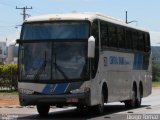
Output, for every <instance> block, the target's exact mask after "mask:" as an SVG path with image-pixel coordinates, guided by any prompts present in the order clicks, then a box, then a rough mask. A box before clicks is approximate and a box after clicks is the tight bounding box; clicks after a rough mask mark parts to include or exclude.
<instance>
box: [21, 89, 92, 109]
mask: <svg viewBox="0 0 160 120" xmlns="http://www.w3.org/2000/svg"><path fill="white" fill-rule="evenodd" d="M19 101H20V105H22V106H27V105H37V104H48V105H60V106H64V105H75V106H76V105H86V106H90V92H86V93H78V94H63V95H44V94H43V95H35V94H33V95H27V94H19Z"/></svg>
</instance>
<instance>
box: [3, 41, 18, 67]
mask: <svg viewBox="0 0 160 120" xmlns="http://www.w3.org/2000/svg"><path fill="white" fill-rule="evenodd" d="M7 51H8V52H7V60H6V62H7V64H17V62H18V46H15V44H10V45H9V46H8V50H7Z"/></svg>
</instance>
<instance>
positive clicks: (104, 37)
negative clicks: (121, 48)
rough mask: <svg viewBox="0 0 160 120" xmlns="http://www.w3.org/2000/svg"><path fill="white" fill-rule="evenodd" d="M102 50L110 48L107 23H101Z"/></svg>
mask: <svg viewBox="0 0 160 120" xmlns="http://www.w3.org/2000/svg"><path fill="white" fill-rule="evenodd" d="M100 25H101V26H100V28H101V48H102V49H103V48H106V47H107V46H108V25H107V23H106V22H104V21H101V24H100Z"/></svg>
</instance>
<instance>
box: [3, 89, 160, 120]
mask: <svg viewBox="0 0 160 120" xmlns="http://www.w3.org/2000/svg"><path fill="white" fill-rule="evenodd" d="M0 118H1V119H4V120H6V119H7V118H15V119H18V120H35V119H36V120H44V119H45V120H50V119H54V120H138V119H139V120H160V89H153V91H152V94H151V95H150V96H149V97H146V98H143V101H142V107H141V108H137V109H126V108H125V107H124V104H123V103H119V102H117V103H109V104H107V105H105V111H104V114H103V115H96V114H95V113H93V112H91V111H89V110H86V111H83V112H78V111H77V110H76V108H75V107H68V108H55V107H52V108H51V109H50V112H49V115H48V116H47V117H44V118H42V117H40V116H39V115H38V113H37V110H36V107H34V106H28V107H20V106H1V107H0Z"/></svg>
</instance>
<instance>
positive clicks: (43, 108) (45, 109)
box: [37, 105, 50, 116]
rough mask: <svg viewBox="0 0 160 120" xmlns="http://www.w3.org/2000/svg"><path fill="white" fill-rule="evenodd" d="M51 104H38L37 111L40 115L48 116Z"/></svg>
mask: <svg viewBox="0 0 160 120" xmlns="http://www.w3.org/2000/svg"><path fill="white" fill-rule="evenodd" d="M49 109H50V106H49V105H37V111H38V113H39V115H40V116H47V115H48V112H49Z"/></svg>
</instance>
